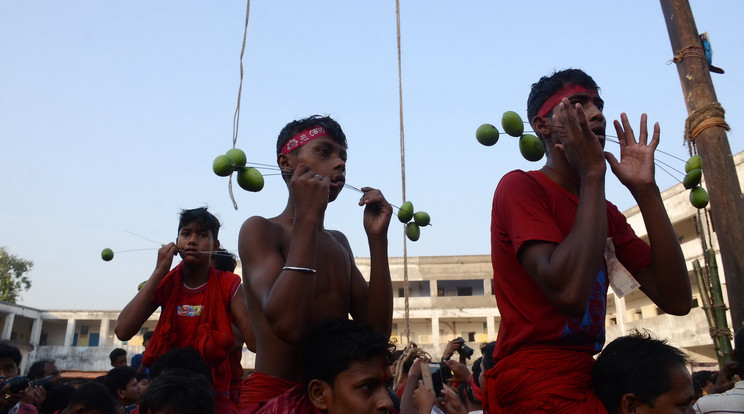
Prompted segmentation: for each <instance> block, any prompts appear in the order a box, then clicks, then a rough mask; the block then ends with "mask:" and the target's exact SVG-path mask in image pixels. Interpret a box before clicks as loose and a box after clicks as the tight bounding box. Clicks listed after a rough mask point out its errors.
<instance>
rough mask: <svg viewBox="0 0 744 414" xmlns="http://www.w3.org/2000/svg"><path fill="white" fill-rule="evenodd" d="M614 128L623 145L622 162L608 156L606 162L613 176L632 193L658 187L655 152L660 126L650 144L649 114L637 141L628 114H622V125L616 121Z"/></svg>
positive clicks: (655, 128)
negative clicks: (647, 123)
mask: <svg viewBox="0 0 744 414" xmlns="http://www.w3.org/2000/svg"><path fill="white" fill-rule="evenodd" d="M614 125H615V131H617V138H618V140H619V141H620V161H618V160H617V159H616V158H615V156H614V155H612V154H611V153H609V152H605V158H607V161H608V162H609V163H610V168H611V169H612V172H613V173H614V174H615V175H616V176H617V178H618V179H619V180H620V182H621V183H623V185H624V186H626V187H628V189H630V190H631V191H633V190H634V189H638V188H641V187H644V186H654V185H656V180H655V168H654V151H655V150H656V147H657V146H658V145H659V135H660V130H659V123H658V122H657V123H655V124H654V132H653V135H652V136H651V141H650V142H649V141H648V130H647V127H646V114H643V115H641V131H640V134H639V135H638V141H636V138H635V135H634V133H633V128H631V126H630V122H629V121H628V116H627V115H626V114H625V113H622V114H620V122H618V121H617V120H616V121H615V122H614Z"/></svg>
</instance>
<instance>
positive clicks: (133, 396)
mask: <svg viewBox="0 0 744 414" xmlns="http://www.w3.org/2000/svg"><path fill="white" fill-rule="evenodd" d="M136 377H137V370H136V369H134V368H132V367H130V366H128V365H124V366H121V367H116V368H113V369H111V370H110V371H109V372H108V373H107V374H106V377H105V378H104V380H103V384H104V385H105V386H106V388H108V390H109V392H110V393H111V395H112V396H113V397H114V398H115V399H116V400H117V401H119V403H120V404H121V406H122V407H124V413H125V414H129V413H131V412H132V411H134V410H135V409H136V408H137V404H139V400H140V388H139V386H138V384H137V378H136Z"/></svg>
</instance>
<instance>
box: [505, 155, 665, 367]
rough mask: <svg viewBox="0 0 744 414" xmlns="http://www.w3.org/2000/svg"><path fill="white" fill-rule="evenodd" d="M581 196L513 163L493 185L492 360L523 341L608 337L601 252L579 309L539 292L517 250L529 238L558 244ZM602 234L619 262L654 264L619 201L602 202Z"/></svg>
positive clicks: (590, 349) (574, 344)
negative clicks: (573, 312)
mask: <svg viewBox="0 0 744 414" xmlns="http://www.w3.org/2000/svg"><path fill="white" fill-rule="evenodd" d="M577 206H578V198H577V197H576V196H574V195H573V194H571V193H569V192H568V191H566V190H565V189H563V188H562V187H560V186H559V185H557V184H556V183H555V182H553V181H552V180H551V179H550V178H548V177H547V176H546V175H545V174H543V173H542V172H540V171H530V172H524V171H520V170H517V171H512V172H510V173H508V174H506V175H505V176H504V177H503V178H502V179H501V182H500V183H499V185H498V187H497V188H496V192H495V194H494V200H493V210H492V220H491V260H492V264H493V269H494V294H495V296H496V303H497V304H498V307H499V313H500V314H501V323H500V325H499V332H498V337H497V338H498V339H497V341H496V348H495V350H494V359H495V360H496V361H498V360H500V359H502V358H505V357H507V356H508V355H510V354H512V353H514V352H516V351H517V350H519V349H520V348H521V347H523V346H529V345H533V344H551V345H554V346H557V347H564V348H566V347H571V348H574V349H576V350H582V351H584V352H586V353H587V354H589V355H593V354H595V353H597V352H599V351H600V350H601V348H602V346H603V345H604V342H605V316H606V313H607V287H608V276H607V274H606V265H605V263H604V258H598V260H601V270H600V272H599V273H598V274H597V278H596V280H595V283H594V287H593V290H592V293H591V295H590V297H589V300H588V302H587V305H586V311H585V313H584V315H583V316H581V317H575V318H574V317H569V316H566V315H565V314H563V313H562V312H560V311H559V310H558V309H557V308H556V307H555V306H554V305H553V304H552V303H551V302H550V301H549V300H548V298H547V297H546V296H545V295H544V294H543V292H542V291H541V290H540V288H539V287H538V286H537V284H536V283H535V282H534V281H533V280H532V278H531V277H530V275H529V274H528V273H527V271H526V269H525V268H524V267H523V266H522V264H521V263H520V262H519V260H518V258H517V254H518V252H519V250H520V248H522V246H523V245H524V244H525V243H527V242H530V241H546V242H552V243H556V244H559V243H561V242H562V241H563V240H564V239H565V238H566V236H567V235H568V234H569V233H570V231H571V229H572V227H573V224H574V219H575V216H576V209H577ZM607 237H612V239H613V242H614V244H615V250H616V254H617V257H618V259H619V260H620V262H621V263H622V264H623V265H624V266H625V267H626V268H627V269H628V271H630V272H631V273H636V272H637V271H638V270H640V269H642V268H643V267H646V266H648V265H649V264H651V248H650V247H649V245H648V244H647V243H646V242H644V241H643V240H641V239H640V238H638V236H636V235H635V233H634V232H633V229H632V228H631V227H630V225H628V223H627V221H626V220H625V217H624V216H623V215H622V213H620V211H618V209H617V207H615V205H613V204H612V203H610V202H607Z"/></svg>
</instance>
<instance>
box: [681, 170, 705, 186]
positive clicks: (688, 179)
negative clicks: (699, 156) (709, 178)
mask: <svg viewBox="0 0 744 414" xmlns="http://www.w3.org/2000/svg"><path fill="white" fill-rule="evenodd" d="M702 177H703V170H701V169H700V168H695V169H694V170H690V171H689V172H688V173H687V175H685V179H684V180H682V184H684V186H685V188H687V189H690V188H693V187H696V186H697V185H698V184H700V179H701V178H702Z"/></svg>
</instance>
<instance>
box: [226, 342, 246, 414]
mask: <svg viewBox="0 0 744 414" xmlns="http://www.w3.org/2000/svg"><path fill="white" fill-rule="evenodd" d="M227 358H228V360H229V361H230V400H231V401H232V402H234V403H235V406H236V407H237V406H238V404H239V403H240V389H241V388H242V387H243V365H241V363H240V360H241V359H242V358H243V350H242V349H238V350H235V351H233V352H231V353H230V355H229V356H228V357H227Z"/></svg>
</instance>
